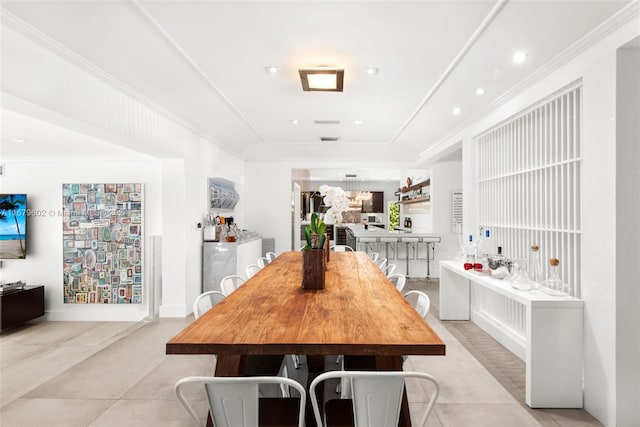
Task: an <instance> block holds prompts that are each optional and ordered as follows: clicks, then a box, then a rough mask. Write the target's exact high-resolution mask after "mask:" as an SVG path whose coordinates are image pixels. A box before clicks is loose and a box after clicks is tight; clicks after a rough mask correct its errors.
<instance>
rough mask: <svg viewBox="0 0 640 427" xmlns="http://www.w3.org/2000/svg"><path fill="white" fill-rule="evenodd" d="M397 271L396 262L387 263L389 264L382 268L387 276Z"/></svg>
mask: <svg viewBox="0 0 640 427" xmlns="http://www.w3.org/2000/svg"><path fill="white" fill-rule="evenodd" d="M395 271H396V265H395V264H387V266H386V267H385V268H383V269H382V272H383V273H384V274H385V275H386V276H387V277H389V276H391V275H393V273H394V272H395Z"/></svg>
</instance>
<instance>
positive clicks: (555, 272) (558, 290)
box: [541, 258, 571, 296]
mask: <svg viewBox="0 0 640 427" xmlns="http://www.w3.org/2000/svg"><path fill="white" fill-rule="evenodd" d="M549 265H550V266H551V269H550V270H551V271H550V273H549V278H548V279H547V280H545V281H544V283H543V286H542V288H541V289H542V290H543V291H544V292H545V293H547V294H549V295H554V296H565V295H570V294H571V287H570V286H569V284H568V283H567V282H564V281H563V280H562V279H560V271H559V268H558V265H560V260H559V259H558V258H551V259H549Z"/></svg>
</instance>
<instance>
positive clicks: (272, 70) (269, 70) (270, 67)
mask: <svg viewBox="0 0 640 427" xmlns="http://www.w3.org/2000/svg"><path fill="white" fill-rule="evenodd" d="M264 71H265V72H267V73H269V74H275V73H277V72H278V67H274V66H273V65H268V66H266V67H264Z"/></svg>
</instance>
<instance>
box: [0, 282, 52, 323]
mask: <svg viewBox="0 0 640 427" xmlns="http://www.w3.org/2000/svg"><path fill="white" fill-rule="evenodd" d="M0 313H1V314H0V318H1V324H0V329H2V330H4V329H7V328H11V327H13V326H17V325H19V324H21V323H24V322H28V321H29V320H32V319H35V318H36V317H40V316H44V286H27V287H26V288H24V289H16V290H11V291H5V292H3V293H2V294H0Z"/></svg>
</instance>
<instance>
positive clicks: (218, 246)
mask: <svg viewBox="0 0 640 427" xmlns="http://www.w3.org/2000/svg"><path fill="white" fill-rule="evenodd" d="M261 256H262V239H261V238H259V237H258V238H252V239H247V240H240V241H239V242H233V243H231V242H229V243H227V242H204V244H203V247H202V292H207V291H219V290H220V280H222V278H223V277H225V276H229V275H232V274H238V275H240V276H242V277H245V278H246V277H247V273H246V271H245V270H246V268H247V266H248V265H251V264H256V263H257V262H258V258H259V257H261Z"/></svg>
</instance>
